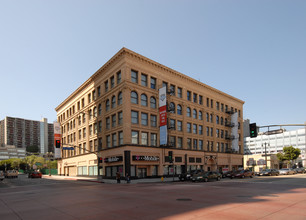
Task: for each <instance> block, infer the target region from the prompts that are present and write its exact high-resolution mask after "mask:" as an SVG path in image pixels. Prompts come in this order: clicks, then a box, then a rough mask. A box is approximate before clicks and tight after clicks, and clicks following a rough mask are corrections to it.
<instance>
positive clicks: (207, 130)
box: [206, 127, 209, 137]
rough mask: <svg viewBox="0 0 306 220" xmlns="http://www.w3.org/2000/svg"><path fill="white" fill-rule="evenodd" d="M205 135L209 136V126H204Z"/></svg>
mask: <svg viewBox="0 0 306 220" xmlns="http://www.w3.org/2000/svg"><path fill="white" fill-rule="evenodd" d="M206 136H207V137H208V136H209V127H206Z"/></svg>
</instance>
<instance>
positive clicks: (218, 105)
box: [216, 102, 220, 111]
mask: <svg viewBox="0 0 306 220" xmlns="http://www.w3.org/2000/svg"><path fill="white" fill-rule="evenodd" d="M216 109H217V110H218V111H219V110H220V102H216Z"/></svg>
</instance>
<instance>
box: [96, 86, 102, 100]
mask: <svg viewBox="0 0 306 220" xmlns="http://www.w3.org/2000/svg"><path fill="white" fill-rule="evenodd" d="M97 90H98V97H100V96H101V86H98V88H97Z"/></svg>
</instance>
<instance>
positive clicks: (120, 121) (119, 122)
mask: <svg viewBox="0 0 306 220" xmlns="http://www.w3.org/2000/svg"><path fill="white" fill-rule="evenodd" d="M122 123H123V114H122V112H118V125H122Z"/></svg>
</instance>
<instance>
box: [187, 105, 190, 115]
mask: <svg viewBox="0 0 306 220" xmlns="http://www.w3.org/2000/svg"><path fill="white" fill-rule="evenodd" d="M187 116H188V117H191V109H190V108H189V107H187Z"/></svg>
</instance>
